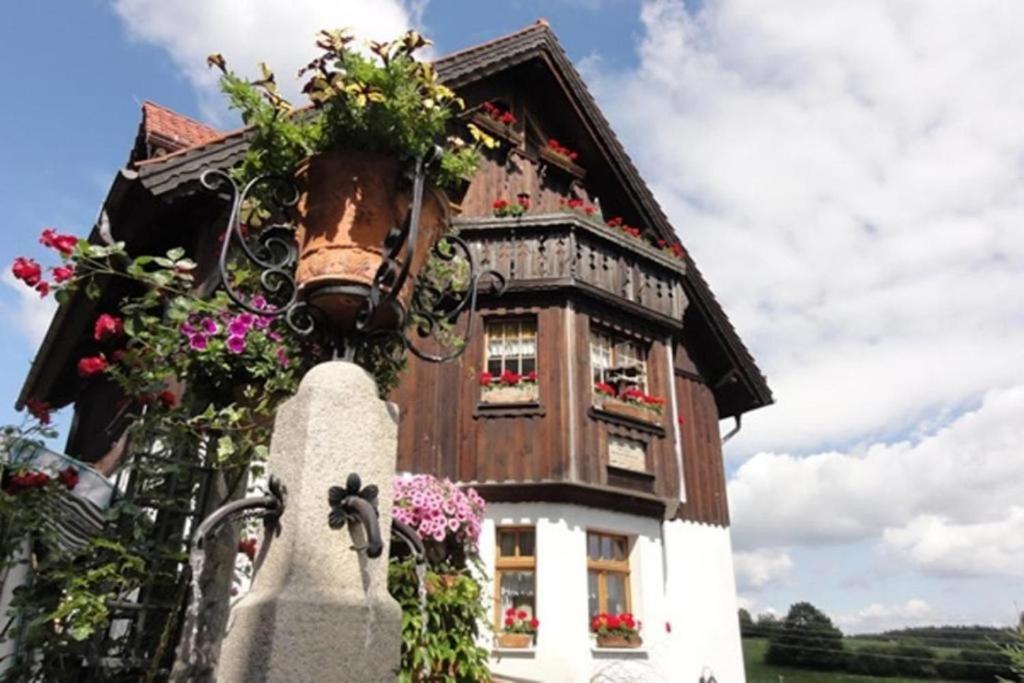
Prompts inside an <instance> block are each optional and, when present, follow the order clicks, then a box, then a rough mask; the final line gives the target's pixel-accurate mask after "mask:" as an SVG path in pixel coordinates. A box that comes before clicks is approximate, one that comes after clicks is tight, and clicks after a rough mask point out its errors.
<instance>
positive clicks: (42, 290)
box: [36, 280, 50, 297]
mask: <svg viewBox="0 0 1024 683" xmlns="http://www.w3.org/2000/svg"><path fill="white" fill-rule="evenodd" d="M36 291H37V292H39V296H42V297H45V296H46V295H47V294H49V293H50V283H49V282H47V281H46V280H43V281H42V282H40V283H39V284H38V285H36Z"/></svg>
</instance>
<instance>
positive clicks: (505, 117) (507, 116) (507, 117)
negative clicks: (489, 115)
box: [501, 111, 516, 126]
mask: <svg viewBox="0 0 1024 683" xmlns="http://www.w3.org/2000/svg"><path fill="white" fill-rule="evenodd" d="M501 122H502V123H504V124H505V125H506V126H511V125H512V124H513V123H515V122H516V117H515V116H514V115H513V114H512V112H510V111H507V112H505V113H504V114H502V115H501Z"/></svg>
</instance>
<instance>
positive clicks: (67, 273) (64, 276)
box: [53, 266, 75, 284]
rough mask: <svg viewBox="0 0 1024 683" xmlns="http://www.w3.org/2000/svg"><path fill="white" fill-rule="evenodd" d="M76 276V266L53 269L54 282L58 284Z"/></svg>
mask: <svg viewBox="0 0 1024 683" xmlns="http://www.w3.org/2000/svg"><path fill="white" fill-rule="evenodd" d="M74 276H75V267H74V266H57V267H56V268H54V269H53V281H54V282H56V283H57V284H60V283H61V282H67V281H68V280H70V279H71V278H73V277H74Z"/></svg>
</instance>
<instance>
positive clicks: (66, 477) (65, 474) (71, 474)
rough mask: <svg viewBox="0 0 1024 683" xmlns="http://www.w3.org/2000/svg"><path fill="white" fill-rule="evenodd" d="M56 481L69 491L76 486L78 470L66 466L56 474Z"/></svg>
mask: <svg viewBox="0 0 1024 683" xmlns="http://www.w3.org/2000/svg"><path fill="white" fill-rule="evenodd" d="M57 479H59V480H60V483H62V484H64V488H66V489H67V490H68V491H71V490H73V489H74V488H75V487H76V486H78V470H76V469H75V468H74V467H71V466H70V465H68V466H67V467H65V468H64V469H62V470H61V471H60V472H58V473H57Z"/></svg>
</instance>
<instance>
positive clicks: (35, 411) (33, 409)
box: [25, 398, 53, 425]
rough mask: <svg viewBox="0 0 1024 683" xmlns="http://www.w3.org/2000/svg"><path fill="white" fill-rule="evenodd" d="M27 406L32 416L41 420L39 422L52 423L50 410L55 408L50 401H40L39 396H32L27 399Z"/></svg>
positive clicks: (43, 423) (42, 423)
mask: <svg viewBox="0 0 1024 683" xmlns="http://www.w3.org/2000/svg"><path fill="white" fill-rule="evenodd" d="M25 407H26V408H27V409H28V412H29V414H30V415H31V416H32V417H34V418H36V419H37V420H39V424H41V425H48V424H50V411H51V410H53V408H52V406H50V404H49V403H47V402H46V401H40V400H39V399H38V398H30V399H29V400H27V401H25Z"/></svg>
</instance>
